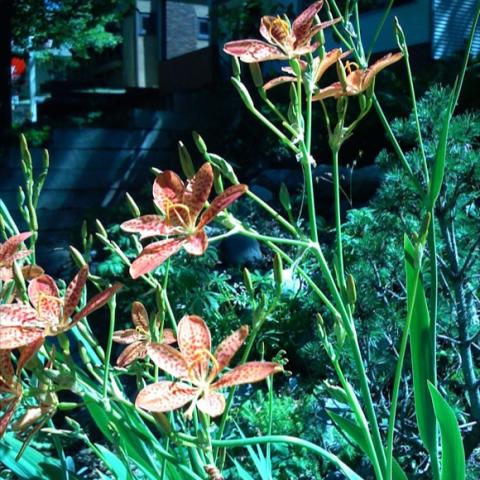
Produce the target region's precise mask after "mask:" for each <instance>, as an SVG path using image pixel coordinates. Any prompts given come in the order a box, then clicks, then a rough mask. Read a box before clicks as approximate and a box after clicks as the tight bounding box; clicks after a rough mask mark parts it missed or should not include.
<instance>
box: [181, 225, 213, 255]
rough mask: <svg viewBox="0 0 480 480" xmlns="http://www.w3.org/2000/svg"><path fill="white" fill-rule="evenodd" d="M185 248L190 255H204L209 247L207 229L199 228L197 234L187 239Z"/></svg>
mask: <svg viewBox="0 0 480 480" xmlns="http://www.w3.org/2000/svg"><path fill="white" fill-rule="evenodd" d="M183 248H184V249H185V250H186V251H187V252H188V253H189V254H190V255H203V254H204V253H205V250H207V248H208V237H207V234H206V233H205V230H203V228H202V229H200V230H198V231H197V233H195V235H190V236H189V237H187V241H186V243H185V244H184V245H183Z"/></svg>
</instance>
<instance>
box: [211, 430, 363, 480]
mask: <svg viewBox="0 0 480 480" xmlns="http://www.w3.org/2000/svg"><path fill="white" fill-rule="evenodd" d="M268 443H286V444H287V445H295V446H298V447H302V448H306V449H307V450H309V451H310V452H312V453H315V454H316V455H319V456H320V457H322V458H325V459H327V460H330V461H331V462H333V463H334V464H335V465H337V466H338V467H340V468H341V469H342V470H343V471H344V472H348V474H349V478H350V479H352V480H361V479H362V477H360V476H359V475H357V474H356V473H354V472H353V471H352V470H351V469H350V468H349V467H348V466H347V465H345V464H344V463H343V462H342V461H341V460H340V459H339V458H338V457H337V456H336V455H334V454H333V453H330V452H329V451H328V450H325V449H324V448H322V447H319V446H318V445H315V444H314V443H311V442H309V441H308V440H304V439H302V438H296V437H290V436H288V435H266V436H264V437H252V438H238V439H233V440H212V445H213V446H214V447H217V448H220V447H231V448H234V447H245V446H247V445H263V444H268Z"/></svg>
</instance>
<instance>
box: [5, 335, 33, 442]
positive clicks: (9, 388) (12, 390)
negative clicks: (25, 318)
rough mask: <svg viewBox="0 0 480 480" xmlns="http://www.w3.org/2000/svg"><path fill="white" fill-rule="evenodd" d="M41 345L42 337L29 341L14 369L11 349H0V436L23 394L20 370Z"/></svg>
mask: <svg viewBox="0 0 480 480" xmlns="http://www.w3.org/2000/svg"><path fill="white" fill-rule="evenodd" d="M41 345H42V339H38V340H37V341H35V342H33V343H30V344H29V345H28V346H26V347H24V348H23V349H22V352H21V354H20V357H19V359H18V362H17V368H16V370H14V369H13V364H12V359H11V350H0V394H1V396H2V398H1V399H0V407H1V408H0V410H2V412H4V413H3V415H2V416H1V417H0V438H1V437H2V436H3V434H4V433H5V430H6V429H7V425H8V423H9V422H10V419H11V418H12V416H13V414H14V413H15V410H16V408H17V407H18V405H19V403H20V401H21V400H22V396H23V388H22V382H21V378H20V374H21V371H22V370H23V367H24V366H25V364H26V363H27V362H28V360H30V359H31V358H32V357H33V356H34V355H35V353H36V352H37V350H38V349H39V348H40V346H41Z"/></svg>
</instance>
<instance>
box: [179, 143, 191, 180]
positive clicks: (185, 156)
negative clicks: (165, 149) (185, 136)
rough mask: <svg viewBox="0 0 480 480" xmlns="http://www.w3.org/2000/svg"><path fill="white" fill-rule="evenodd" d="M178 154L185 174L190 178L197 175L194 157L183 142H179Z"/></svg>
mask: <svg viewBox="0 0 480 480" xmlns="http://www.w3.org/2000/svg"><path fill="white" fill-rule="evenodd" d="M178 156H179V158H180V165H181V167H182V171H183V173H184V175H185V176H186V177H187V178H188V179H190V178H192V177H193V176H194V175H195V167H194V166H193V162H192V157H191V156H190V153H189V152H188V150H187V147H186V146H185V145H184V144H183V142H178Z"/></svg>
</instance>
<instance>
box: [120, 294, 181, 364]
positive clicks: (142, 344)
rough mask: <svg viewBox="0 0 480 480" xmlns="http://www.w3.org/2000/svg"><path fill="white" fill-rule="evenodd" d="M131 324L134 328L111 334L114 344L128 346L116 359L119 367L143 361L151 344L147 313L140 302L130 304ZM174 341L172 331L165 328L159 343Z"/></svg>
mask: <svg viewBox="0 0 480 480" xmlns="http://www.w3.org/2000/svg"><path fill="white" fill-rule="evenodd" d="M132 322H133V324H134V325H135V328H128V329H127V330H117V331H116V332H114V334H113V341H114V342H117V343H123V344H127V345H128V346H127V347H125V350H123V352H122V353H121V354H120V356H119V357H118V359H117V365H118V366H119V367H126V366H127V365H129V364H130V363H132V362H133V361H134V360H136V359H137V358H138V359H140V360H142V359H144V358H145V357H146V356H147V347H148V346H149V345H150V344H151V343H152V337H151V335H150V329H149V326H148V313H147V311H146V310H145V307H144V306H143V305H142V304H141V303H140V302H133V304H132ZM176 341H177V340H176V338H175V334H174V333H173V331H172V330H170V329H169V328H165V329H164V330H163V337H162V340H161V342H162V343H166V344H171V343H175V342H176Z"/></svg>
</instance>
